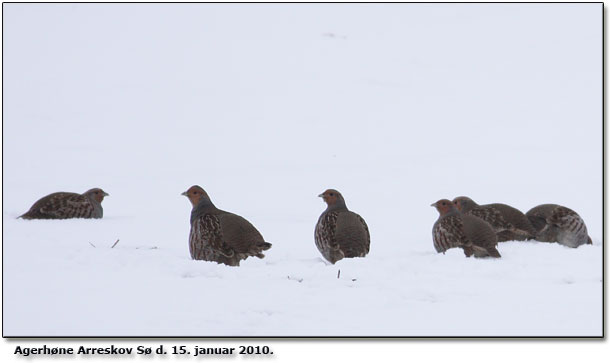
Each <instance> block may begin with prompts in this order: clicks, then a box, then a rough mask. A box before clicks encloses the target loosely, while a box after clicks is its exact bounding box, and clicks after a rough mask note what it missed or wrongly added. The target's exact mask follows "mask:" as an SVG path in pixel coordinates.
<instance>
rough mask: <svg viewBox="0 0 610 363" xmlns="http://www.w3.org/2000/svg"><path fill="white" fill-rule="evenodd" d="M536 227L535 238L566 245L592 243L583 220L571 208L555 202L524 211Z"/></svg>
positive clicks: (575, 245) (573, 245) (574, 245)
mask: <svg viewBox="0 0 610 363" xmlns="http://www.w3.org/2000/svg"><path fill="white" fill-rule="evenodd" d="M525 215H526V216H527V218H529V220H530V222H531V223H532V225H533V226H534V228H535V229H536V240H537V241H541V242H558V243H560V244H562V245H564V246H568V247H574V248H575V247H578V246H580V245H584V244H592V242H591V237H589V234H588V232H587V226H586V225H585V221H583V220H582V218H581V217H580V216H579V215H578V214H577V213H576V212H574V211H573V210H571V209H570V208H567V207H563V206H561V205H557V204H542V205H539V206H537V207H534V208H532V209H530V210H529V211H528V212H527V213H525Z"/></svg>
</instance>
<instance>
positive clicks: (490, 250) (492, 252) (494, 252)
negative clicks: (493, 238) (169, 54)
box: [487, 247, 502, 258]
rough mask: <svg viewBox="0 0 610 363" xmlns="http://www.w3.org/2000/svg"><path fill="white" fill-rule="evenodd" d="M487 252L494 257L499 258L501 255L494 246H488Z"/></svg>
mask: <svg viewBox="0 0 610 363" xmlns="http://www.w3.org/2000/svg"><path fill="white" fill-rule="evenodd" d="M487 252H488V253H489V255H490V256H491V257H495V258H500V257H502V256H501V255H500V252H498V250H497V249H496V248H495V247H490V248H488V249H487Z"/></svg>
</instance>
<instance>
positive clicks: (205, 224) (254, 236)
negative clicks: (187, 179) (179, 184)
mask: <svg viewBox="0 0 610 363" xmlns="http://www.w3.org/2000/svg"><path fill="white" fill-rule="evenodd" d="M182 195H184V196H186V197H187V198H188V199H189V201H190V202H191V204H192V205H193V209H192V211H191V232H190V236H189V250H190V252H191V258H192V259H194V260H204V261H215V262H217V263H223V264H225V265H229V266H239V262H240V261H241V260H245V259H246V258H248V257H250V256H255V257H258V258H263V257H265V255H264V254H263V253H262V251H266V250H268V249H269V248H271V243H267V242H265V240H264V239H263V236H262V235H261V234H260V232H259V231H258V230H257V229H256V228H254V226H253V225H252V224H251V223H250V222H248V221H247V220H245V219H244V218H242V217H240V216H238V215H236V214H233V213H229V212H225V211H223V210H220V209H218V208H216V206H215V205H214V204H213V203H212V201H211V200H210V197H209V196H208V194H207V193H206V192H205V190H203V188H201V187H200V186H198V185H194V186H192V187H190V188H189V189H188V190H187V191H186V192H184V193H182Z"/></svg>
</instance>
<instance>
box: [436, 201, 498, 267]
mask: <svg viewBox="0 0 610 363" xmlns="http://www.w3.org/2000/svg"><path fill="white" fill-rule="evenodd" d="M430 206H432V207H435V208H436V210H437V211H438V212H439V214H440V215H439V217H438V219H437V220H436V222H435V223H434V226H433V227H432V240H433V242H434V248H435V249H436V252H438V253H441V252H442V253H445V251H447V250H448V249H450V248H455V247H459V248H461V249H462V250H463V251H464V254H465V255H466V257H470V256H472V255H474V256H475V257H487V256H491V257H501V256H500V252H498V250H497V249H496V246H497V245H498V241H497V237H496V233H495V232H494V230H493V228H492V227H491V225H490V224H489V223H487V222H485V221H484V220H482V219H480V218H477V217H475V216H472V215H469V214H464V213H462V212H460V211H459V210H458V209H457V207H456V206H455V204H453V202H451V201H450V200H448V199H441V200H439V201H437V202H436V203H432V204H431V205H430Z"/></svg>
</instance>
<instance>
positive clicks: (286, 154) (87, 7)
mask: <svg viewBox="0 0 610 363" xmlns="http://www.w3.org/2000/svg"><path fill="white" fill-rule="evenodd" d="M601 20H602V4H395V5H387V4H385V5H371V4H351V5H337V4H292V5H271V4H266V5H261V4H259V5H245V4H233V5H226V4H225V5H220V4H189V5H186V4H179V5H178V4H176V5H170V4H148V5H136V4H4V5H3V22H4V24H3V31H4V33H3V41H4V49H3V52H4V53H3V67H4V72H3V75H4V79H3V91H4V93H3V102H4V103H3V111H4V114H3V145H2V151H3V195H2V198H3V200H2V202H3V218H2V221H3V241H2V243H3V335H4V336H130V335H134V336H251V335H252V336H327V335H339V336H445V335H451V336H454V335H455V336H480V335H493V336H523V335H525V336H600V335H601V334H602V241H603V238H602V237H603V235H602V209H603V203H602V134H601V132H602V39H601V36H602V23H601ZM193 184H199V185H201V186H202V187H203V188H204V189H206V190H207V192H208V193H209V194H210V196H211V198H212V200H213V201H214V202H215V203H216V205H217V206H218V207H219V208H222V209H225V210H228V211H231V212H234V213H237V214H240V215H242V216H244V217H245V218H247V219H248V220H250V221H251V222H252V223H253V224H254V225H255V226H257V228H258V229H259V230H260V231H261V233H262V234H263V236H264V237H265V238H266V240H268V241H269V242H271V243H273V247H272V248H271V249H270V250H269V251H267V257H266V258H265V259H262V260H260V259H248V260H246V261H243V262H242V266H240V267H237V268H235V267H227V266H222V265H217V264H214V263H209V262H202V261H192V260H190V256H189V253H188V233H189V214H190V209H191V208H190V204H189V202H188V200H187V199H186V198H185V197H183V196H181V195H180V193H181V192H183V191H185V190H186V189H187V188H188V187H190V186H191V185H193ZM92 187H101V188H103V189H104V190H105V191H107V192H108V193H109V194H110V196H109V197H108V198H107V199H106V200H104V202H103V207H104V218H103V219H102V220H67V221H23V220H20V219H19V220H18V219H16V217H17V216H19V215H21V214H22V213H24V212H25V211H26V210H27V209H28V208H29V207H30V206H31V205H32V204H33V203H34V202H35V201H36V200H37V199H38V198H40V197H42V196H44V195H46V194H49V193H52V192H55V191H73V192H84V191H85V190H87V189H89V188H92ZM327 188H336V189H338V190H340V191H341V192H342V193H343V195H344V196H345V198H346V200H347V205H348V207H349V208H350V209H352V210H353V211H355V212H357V213H359V214H361V215H362V216H363V217H364V218H365V219H366V221H367V223H368V225H369V228H370V231H371V252H370V254H369V256H367V257H366V258H364V259H354V260H344V261H340V262H338V263H337V264H336V265H334V266H332V265H328V264H327V263H325V262H323V261H322V259H321V255H320V254H319V252H318V251H317V249H316V247H315V245H314V242H313V230H314V224H315V222H316V220H317V218H318V216H319V214H320V213H321V212H322V211H323V210H324V208H325V206H324V204H323V202H322V201H321V200H320V198H317V197H316V196H317V195H318V194H319V193H321V192H322V191H324V190H325V189H327ZM458 195H468V196H470V197H472V198H473V199H474V200H476V201H478V202H479V203H491V202H502V203H508V204H511V205H513V206H514V207H517V208H519V209H521V210H522V211H524V212H525V211H527V210H528V209H529V208H531V207H534V206H536V205H538V204H541V203H558V204H562V205H565V206H568V207H570V208H572V209H574V210H575V211H577V212H578V213H579V214H580V215H581V216H582V217H583V219H584V220H585V222H586V223H587V227H588V229H589V234H590V236H591V238H592V239H593V242H594V244H593V245H591V246H582V247H580V248H578V249H570V248H567V247H563V246H560V245H557V244H546V243H538V242H507V243H502V244H500V246H499V248H498V249H499V251H500V253H501V254H502V258H501V259H498V260H490V259H473V258H469V259H468V258H465V257H464V256H463V253H462V252H461V251H459V250H450V251H448V252H447V254H445V255H442V254H441V255H439V254H436V253H435V251H434V248H433V246H432V236H431V229H432V225H433V224H434V222H435V220H436V219H437V216H438V213H437V212H436V211H435V210H434V209H433V208H431V207H430V204H431V203H433V202H435V201H436V200H438V199H441V198H453V197H455V196H458ZM117 239H120V241H119V242H118V243H117V244H116V246H115V247H114V248H111V246H112V245H113V244H114V243H115V241H116V240H117ZM94 246H95V247H94ZM338 270H341V274H340V277H339V278H337V275H338Z"/></svg>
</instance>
